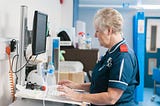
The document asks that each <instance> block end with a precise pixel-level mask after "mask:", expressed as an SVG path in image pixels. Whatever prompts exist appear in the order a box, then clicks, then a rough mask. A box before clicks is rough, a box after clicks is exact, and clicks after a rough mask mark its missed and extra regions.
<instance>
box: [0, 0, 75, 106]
mask: <svg viewBox="0 0 160 106" xmlns="http://www.w3.org/2000/svg"><path fill="white" fill-rule="evenodd" d="M21 5H26V6H28V28H29V29H32V26H33V25H32V21H33V14H34V10H39V11H41V12H44V13H46V14H48V16H49V23H50V24H49V26H50V34H51V35H52V36H55V33H56V31H57V30H58V29H59V28H61V26H64V25H65V27H72V14H73V1H72V0H65V1H64V3H63V4H60V2H59V0H0V36H1V37H9V38H16V39H19V37H20V9H21ZM66 10H68V11H66ZM8 64H9V63H8V60H3V61H0V84H1V85H0V106H8V104H10V103H11V100H10V86H9V80H8V72H9V67H8Z"/></svg>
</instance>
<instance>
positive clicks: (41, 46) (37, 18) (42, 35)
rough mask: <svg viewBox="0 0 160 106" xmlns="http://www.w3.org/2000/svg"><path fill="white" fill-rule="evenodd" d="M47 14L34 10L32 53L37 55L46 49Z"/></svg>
mask: <svg viewBox="0 0 160 106" xmlns="http://www.w3.org/2000/svg"><path fill="white" fill-rule="evenodd" d="M47 21H48V15H47V14H44V13H41V12H39V11H35V12H34V20H33V30H32V31H33V37H32V55H38V54H41V53H44V52H45V51H46V37H47Z"/></svg>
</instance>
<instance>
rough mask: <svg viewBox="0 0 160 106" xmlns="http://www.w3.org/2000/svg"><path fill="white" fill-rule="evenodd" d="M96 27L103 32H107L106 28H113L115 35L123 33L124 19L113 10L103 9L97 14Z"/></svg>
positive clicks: (95, 17) (95, 18)
mask: <svg viewBox="0 0 160 106" xmlns="http://www.w3.org/2000/svg"><path fill="white" fill-rule="evenodd" d="M94 25H95V27H96V28H98V29H99V30H101V31H105V30H106V28H112V30H113V33H117V32H120V33H122V28H123V17H122V15H121V14H120V13H119V12H118V11H117V10H115V9H113V8H103V9H100V10H98V11H97V13H96V14H95V16H94Z"/></svg>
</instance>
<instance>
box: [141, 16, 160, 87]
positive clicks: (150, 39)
mask: <svg viewBox="0 0 160 106" xmlns="http://www.w3.org/2000/svg"><path fill="white" fill-rule="evenodd" d="M145 25H146V26H145V27H146V28H145V35H146V36H145V43H146V46H145V73H144V86H145V87H150V88H152V87H153V86H154V82H153V79H152V71H153V68H156V67H159V66H160V42H159V40H160V17H146V18H145ZM158 39H159V40H158Z"/></svg>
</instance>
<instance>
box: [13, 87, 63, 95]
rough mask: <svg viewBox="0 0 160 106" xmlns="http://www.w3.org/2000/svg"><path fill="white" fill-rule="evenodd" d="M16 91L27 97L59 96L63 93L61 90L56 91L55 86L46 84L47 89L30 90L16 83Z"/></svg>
mask: <svg viewBox="0 0 160 106" xmlns="http://www.w3.org/2000/svg"><path fill="white" fill-rule="evenodd" d="M16 88H17V90H18V91H17V92H18V93H19V95H25V96H28V97H33V98H34V97H35V98H36V97H44V96H46V97H47V96H60V95H62V94H63V92H60V91H57V86H48V88H47V91H41V90H36V89H34V90H31V89H26V88H25V87H23V86H21V85H16Z"/></svg>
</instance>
